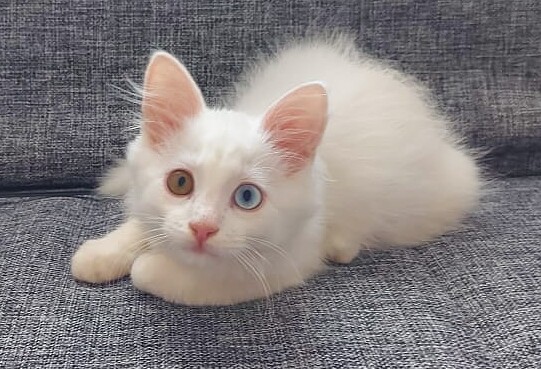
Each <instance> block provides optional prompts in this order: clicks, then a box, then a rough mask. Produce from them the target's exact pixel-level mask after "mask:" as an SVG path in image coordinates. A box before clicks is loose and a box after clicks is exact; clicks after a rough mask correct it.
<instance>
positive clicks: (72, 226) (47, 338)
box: [0, 178, 541, 369]
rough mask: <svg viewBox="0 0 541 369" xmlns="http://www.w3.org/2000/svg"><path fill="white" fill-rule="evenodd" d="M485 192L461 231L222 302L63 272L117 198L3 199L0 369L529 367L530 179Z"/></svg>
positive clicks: (538, 220)
mask: <svg viewBox="0 0 541 369" xmlns="http://www.w3.org/2000/svg"><path fill="white" fill-rule="evenodd" d="M495 186H496V190H495V191H493V192H492V194H490V195H489V196H488V198H487V200H486V202H485V205H484V206H483V209H481V210H480V211H479V212H478V214H477V215H476V216H475V217H473V218H472V219H471V220H469V221H468V225H467V226H466V228H465V229H464V230H462V231H460V232H456V233H455V234H452V235H447V236H445V237H442V238H440V239H439V240H437V241H435V242H433V243H431V244H430V245H428V246H426V247H419V248H413V249H400V250H392V251H365V252H362V253H361V255H360V257H359V258H358V259H356V260H355V261H354V262H353V264H352V265H349V266H337V265H332V266H330V267H329V269H328V271H327V272H326V273H325V274H323V275H321V276H319V277H316V278H314V279H312V280H310V281H309V282H308V283H307V284H306V285H304V286H302V287H300V288H296V289H292V290H289V291H286V292H283V293H281V294H279V295H276V296H274V297H273V299H272V301H256V302H251V303H245V304H241V305H237V306H231V307H219V308H208V307H205V308H189V307H185V306H181V305H171V304H168V303H165V302H163V301H161V300H160V299H158V298H155V297H152V296H149V295H145V294H143V293H141V292H138V291H137V290H135V289H134V288H133V286H132V285H131V283H130V281H129V279H125V280H122V281H120V282H118V283H112V284H107V285H104V286H91V285H86V284H80V283H76V282H74V281H73V280H72V279H71V277H70V275H69V259H70V255H71V254H72V253H73V251H74V250H75V248H76V246H77V245H78V244H79V243H81V242H82V241H83V240H85V239H87V238H89V237H96V236H98V235H101V234H103V233H104V232H106V231H108V230H111V229H112V228H113V227H114V226H115V225H116V224H117V223H118V222H119V221H120V220H119V216H120V207H119V204H118V203H117V202H115V201H111V200H107V201H106V200H99V199H97V198H95V197H93V196H88V195H84V196H71V197H67V196H65V197H41V198H40V197H12V198H2V199H0V234H1V239H2V243H1V244H0V270H1V271H2V273H1V274H0V280H1V283H0V367H3V368H23V367H29V368H30V367H32V368H35V367H40V368H42V367H50V368H60V367H100V368H101V367H112V366H115V367H125V368H128V367H130V368H131V367H140V368H151V367H164V368H173V367H182V368H187V367H205V368H218V367H220V368H321V367H329V368H330V367H334V368H344V367H352V368H353V367H354V368H395V367H410V368H490V369H495V368H535V367H539V363H541V350H540V348H541V319H539V317H540V316H541V247H540V240H541V178H521V179H507V180H501V181H499V182H497V183H496V184H495Z"/></svg>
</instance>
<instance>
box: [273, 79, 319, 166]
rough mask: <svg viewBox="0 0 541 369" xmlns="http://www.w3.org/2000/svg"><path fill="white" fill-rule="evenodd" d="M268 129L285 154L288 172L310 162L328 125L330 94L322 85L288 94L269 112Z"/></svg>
mask: <svg viewBox="0 0 541 369" xmlns="http://www.w3.org/2000/svg"><path fill="white" fill-rule="evenodd" d="M263 124H264V129H265V131H266V132H267V133H269V135H270V139H271V142H272V143H273V145H274V146H275V147H276V148H278V149H279V150H280V151H282V152H283V153H284V155H283V160H284V162H285V164H286V166H287V168H288V172H289V173H290V174H291V173H295V172H297V171H299V170H300V169H302V168H303V167H304V166H305V165H306V163H307V162H308V161H310V160H311V159H312V158H313V156H314V154H315V151H316V149H317V147H318V145H319V143H320V141H321V137H322V135H323V132H324V131H325V126H326V124H327V92H326V90H325V88H324V87H323V85H322V84H321V83H317V82H314V83H310V84H306V85H302V86H300V87H298V88H296V89H294V90H293V91H291V92H289V93H287V94H286V95H285V96H284V97H282V98H281V99H280V100H278V102H276V103H275V104H274V105H273V106H271V108H270V109H269V110H268V111H267V113H266V114H265V117H264V123H263Z"/></svg>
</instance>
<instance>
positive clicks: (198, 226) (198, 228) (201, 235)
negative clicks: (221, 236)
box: [188, 222, 220, 248]
mask: <svg viewBox="0 0 541 369" xmlns="http://www.w3.org/2000/svg"><path fill="white" fill-rule="evenodd" d="M188 225H189V226H190V229H191V230H192V233H193V235H194V237H195V239H196V240H197V246H198V247H199V248H202V247H203V245H204V244H205V242H207V240H208V239H209V238H210V237H212V236H214V235H215V234H216V233H217V232H218V231H219V230H220V229H219V228H218V226H217V225H216V224H214V223H211V222H190V223H189V224H188Z"/></svg>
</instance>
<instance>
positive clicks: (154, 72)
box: [141, 51, 205, 146]
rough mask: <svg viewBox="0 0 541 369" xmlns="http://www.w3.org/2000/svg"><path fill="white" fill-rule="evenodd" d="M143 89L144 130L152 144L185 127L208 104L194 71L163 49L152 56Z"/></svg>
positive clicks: (156, 143)
mask: <svg viewBox="0 0 541 369" xmlns="http://www.w3.org/2000/svg"><path fill="white" fill-rule="evenodd" d="M143 89H144V90H143V104H142V108H141V110H142V113H143V128H142V133H143V137H145V138H146V139H147V140H148V142H149V143H150V144H151V145H152V146H155V145H159V144H160V143H161V142H163V140H164V139H166V138H167V137H168V136H170V135H171V133H174V132H176V131H178V130H180V129H182V126H183V124H184V122H185V121H186V120H187V119H189V118H192V117H194V116H196V115H197V114H199V113H200V112H201V110H202V109H203V108H204V107H205V101H204V100H203V95H202V94H201V91H200V90H199V87H197V84H196V83H195V81H194V80H193V78H192V76H191V75H190V73H189V72H188V71H187V70H186V68H185V67H184V66H183V65H182V64H181V63H180V62H179V61H178V60H177V59H175V57H174V56H172V55H170V54H168V53H166V52H163V51H158V52H156V53H154V54H153V55H152V58H151V59H150V62H149V63H148V66H147V69H146V72H145V82H144V86H143Z"/></svg>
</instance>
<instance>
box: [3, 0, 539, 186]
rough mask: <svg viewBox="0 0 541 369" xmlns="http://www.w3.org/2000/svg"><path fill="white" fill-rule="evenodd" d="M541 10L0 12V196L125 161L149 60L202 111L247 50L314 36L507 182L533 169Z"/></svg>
mask: <svg viewBox="0 0 541 369" xmlns="http://www.w3.org/2000/svg"><path fill="white" fill-rule="evenodd" d="M539 11H541V2H539V1H537V0H521V1H507V0H498V1H488V0H482V1H474V2H466V3H462V2H456V1H449V0H437V1H422V2H421V1H407V2H404V1H397V0H377V1H358V0H348V1H343V0H333V1H326V2H321V1H317V0H309V1H301V2H284V1H278V0H273V1H267V0H265V1H263V0H251V1H238V0H235V1H231V0H218V1H215V0H212V1H211V0H202V1H163V2H154V1H139V2H137V5H135V4H134V3H133V1H131V0H120V1H114V2H111V1H105V0H97V1H96V0H83V1H77V2H73V1H67V0H55V1H44V0H40V1H37V2H36V1H34V2H20V1H11V2H9V1H8V2H3V4H2V5H0V29H1V30H2V37H0V50H2V53H0V87H1V88H0V137H1V139H2V145H1V146H0V187H4V188H8V187H21V186H33V187H77V186H86V187H88V186H92V185H93V184H94V182H95V181H96V177H97V176H98V175H99V174H100V173H101V172H102V170H103V168H104V167H105V166H107V165H108V164H109V163H110V162H111V161H112V160H113V159H114V158H117V157H119V156H121V155H122V152H123V149H124V146H125V144H126V141H127V140H128V137H129V129H128V128H129V126H131V124H132V122H131V114H130V113H131V111H133V110H136V107H135V106H133V105H130V104H129V103H127V102H125V101H124V100H122V99H121V98H120V97H119V94H118V93H117V91H116V90H115V89H114V88H113V87H112V85H115V86H122V87H127V84H126V83H125V81H124V79H125V78H126V77H131V78H133V79H135V80H136V81H140V80H141V77H142V73H143V69H144V66H145V63H146V61H147V58H148V56H149V54H150V52H151V51H152V50H153V49H156V48H163V49H166V50H168V51H171V52H173V53H175V54H176V55H177V56H179V57H181V58H182V59H183V60H184V62H185V63H186V64H187V66H188V67H189V68H190V70H191V71H192V72H193V73H194V75H195V78H196V80H197V81H198V82H199V83H200V84H201V85H202V88H203V92H204V93H205V95H206V97H207V99H208V101H209V102H211V103H216V102H217V101H218V100H219V96H221V95H223V94H225V93H227V92H229V91H230V90H231V85H232V82H233V81H234V80H235V79H236V78H237V76H238V74H239V73H240V71H241V70H242V68H243V67H244V65H245V64H246V62H248V61H250V60H253V58H254V56H255V55H256V53H257V51H259V50H263V51H266V50H269V46H270V45H272V44H273V43H274V41H275V40H276V39H283V38H284V37H290V36H301V35H303V34H305V33H307V32H308V33H310V32H317V31H321V30H323V29H328V30H333V31H337V30H344V31H347V32H351V33H353V34H355V35H357V36H358V37H359V40H358V44H359V45H360V46H362V47H363V48H364V49H365V50H366V51H368V52H369V53H371V54H373V55H375V56H379V57H382V58H385V59H389V60H391V61H394V62H395V64H396V66H397V67H399V68H401V69H403V70H405V71H408V72H411V73H414V74H415V75H417V76H418V77H419V78H420V79H421V80H423V81H425V82H426V84H427V85H428V86H429V87H431V88H432V89H433V90H434V91H435V94H436V96H437V99H438V100H439V101H440V102H441V103H442V106H443V108H444V109H445V110H446V111H447V112H448V113H449V114H450V115H451V116H452V118H453V119H454V120H456V122H457V130H458V131H460V132H461V133H463V134H464V135H465V136H466V137H467V139H468V141H469V142H470V143H471V144H472V145H473V146H476V147H482V148H492V149H493V151H492V154H491V156H489V159H488V163H489V164H490V165H491V166H492V168H494V169H495V170H497V171H499V172H501V173H505V174H515V175H518V174H535V173H537V174H539V173H541V148H540V147H541V146H540V143H539V142H540V141H541V104H540V101H541V92H540V91H541V90H540V88H539V86H540V83H541V80H540V78H541V76H540V74H539V71H540V70H541V68H540V60H541V43H539V39H541V22H539V19H538V16H537V15H538V14H539Z"/></svg>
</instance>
